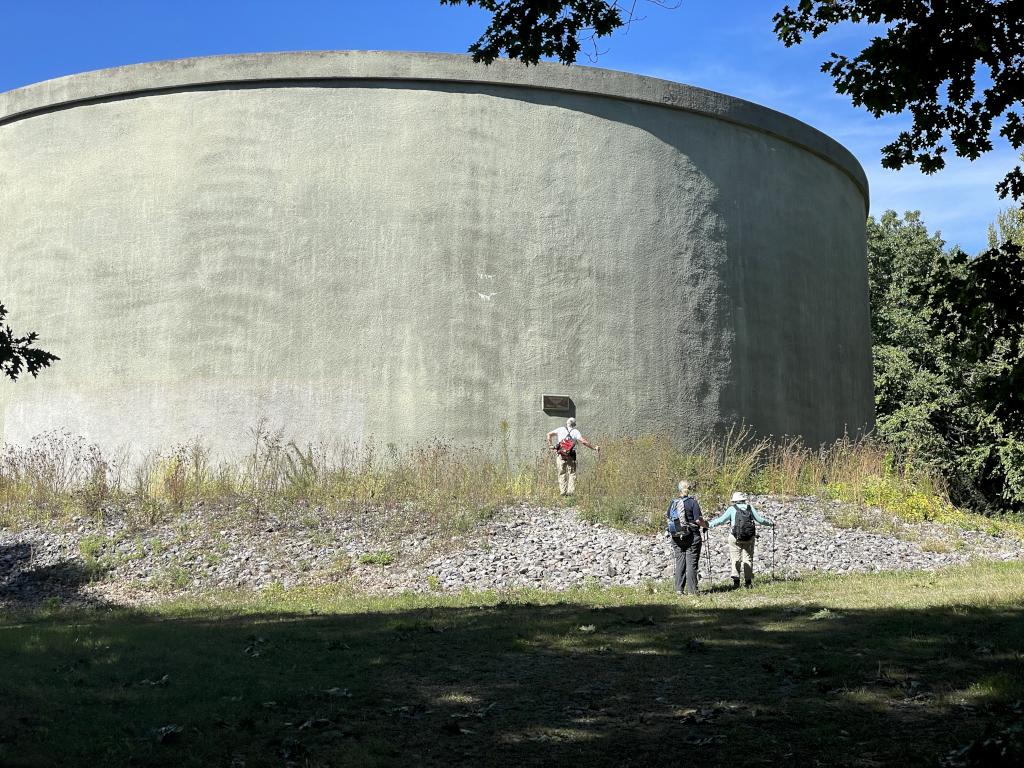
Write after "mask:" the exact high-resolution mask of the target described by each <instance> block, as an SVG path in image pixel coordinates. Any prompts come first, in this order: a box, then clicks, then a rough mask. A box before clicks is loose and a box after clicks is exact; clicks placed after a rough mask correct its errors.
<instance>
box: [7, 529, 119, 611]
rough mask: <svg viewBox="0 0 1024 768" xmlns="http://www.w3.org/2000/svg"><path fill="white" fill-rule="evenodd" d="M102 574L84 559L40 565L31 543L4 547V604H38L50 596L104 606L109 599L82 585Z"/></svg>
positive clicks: (82, 603)
mask: <svg viewBox="0 0 1024 768" xmlns="http://www.w3.org/2000/svg"><path fill="white" fill-rule="evenodd" d="M98 574H99V569H98V567H93V568H90V567H88V566H87V565H86V564H85V563H83V562H82V561H81V560H61V561H59V562H57V563H51V564H48V565H36V564H35V562H34V555H33V551H32V547H31V545H30V544H27V543H25V542H18V543H16V544H8V545H3V546H0V606H6V607H8V608H18V607H26V606H35V605H38V604H40V603H42V602H43V601H45V600H47V599H48V598H56V599H57V600H58V601H61V602H71V603H76V604H79V605H89V606H92V607H102V606H104V605H106V603H105V601H103V600H102V599H100V598H97V597H95V596H93V595H88V594H85V593H84V592H83V591H82V588H83V587H84V586H85V585H86V584H88V583H89V582H90V581H92V580H94V579H95V578H96V577H97V575H98Z"/></svg>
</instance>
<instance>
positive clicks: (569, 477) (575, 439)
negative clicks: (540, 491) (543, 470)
mask: <svg viewBox="0 0 1024 768" xmlns="http://www.w3.org/2000/svg"><path fill="white" fill-rule="evenodd" d="M552 438H554V441H555V442H554V444H552V443H551V440H552ZM547 443H548V448H550V449H551V450H552V451H554V452H555V463H556V464H557V465H558V492H559V493H560V494H561V495H562V496H572V495H573V494H574V493H575V492H576V444H577V443H582V444H583V445H585V446H587V448H589V449H590V450H592V451H600V450H601V448H600V446H597V445H591V444H590V441H588V440H587V438H585V437H584V436H583V435H581V434H580V431H579V430H578V429H576V419H574V418H571V417H570V418H568V419H566V420H565V426H564V427H558V428H557V429H553V430H551V431H550V432H548V436H547Z"/></svg>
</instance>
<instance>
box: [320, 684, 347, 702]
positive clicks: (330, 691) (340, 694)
mask: <svg viewBox="0 0 1024 768" xmlns="http://www.w3.org/2000/svg"><path fill="white" fill-rule="evenodd" d="M324 693H326V694H327V695H328V696H334V697H336V698H345V699H351V698H352V692H351V691H349V689H348V688H338V687H334V688H327V689H325V690H324Z"/></svg>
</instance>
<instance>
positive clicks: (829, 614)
mask: <svg viewBox="0 0 1024 768" xmlns="http://www.w3.org/2000/svg"><path fill="white" fill-rule="evenodd" d="M810 618H811V621H821V620H822V619H845V618H846V617H845V616H843V614H841V613H836V612H835V611H830V610H829V609H828V608H822V609H821V610H820V611H818V612H816V613H812V614H811V616H810Z"/></svg>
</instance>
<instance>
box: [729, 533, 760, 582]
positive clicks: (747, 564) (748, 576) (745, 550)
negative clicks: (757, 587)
mask: <svg viewBox="0 0 1024 768" xmlns="http://www.w3.org/2000/svg"><path fill="white" fill-rule="evenodd" d="M729 556H730V557H732V577H733V578H734V579H739V577H740V576H741V575H742V576H743V581H744V582H748V583H749V582H751V581H753V580H754V539H751V540H750V541H736V537H735V536H733V535H732V534H731V533H730V534H729Z"/></svg>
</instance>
